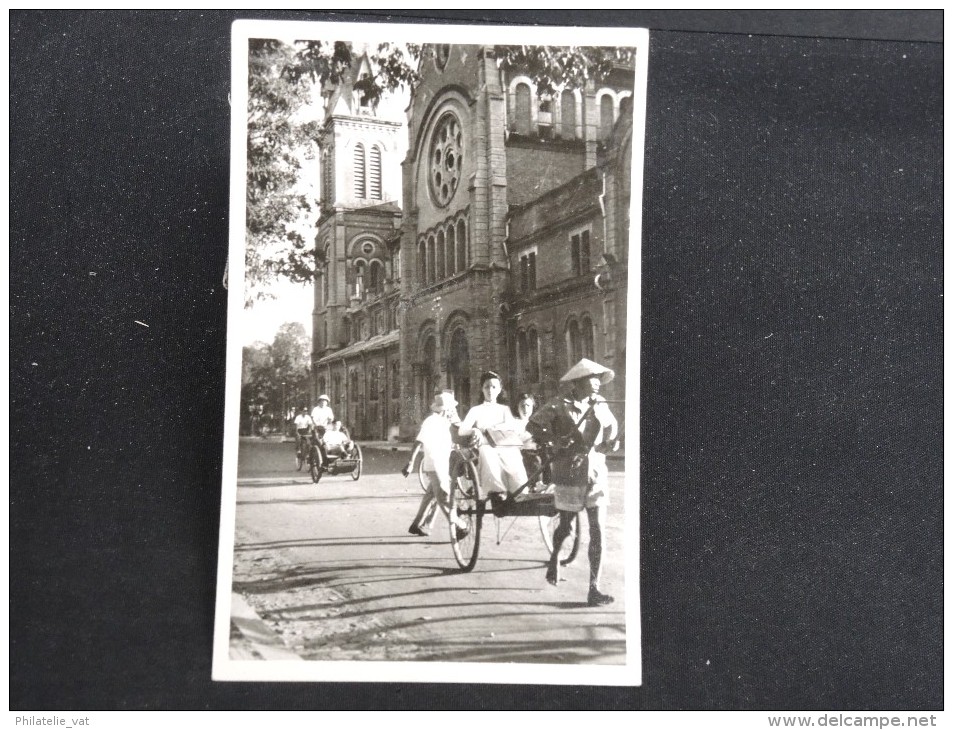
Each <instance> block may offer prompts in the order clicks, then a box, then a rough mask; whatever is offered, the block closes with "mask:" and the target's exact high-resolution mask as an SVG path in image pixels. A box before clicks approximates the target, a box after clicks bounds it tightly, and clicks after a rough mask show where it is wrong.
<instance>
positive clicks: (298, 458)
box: [295, 445, 304, 471]
mask: <svg viewBox="0 0 953 730" xmlns="http://www.w3.org/2000/svg"><path fill="white" fill-rule="evenodd" d="M302 448H303V445H302V446H300V447H297V448H296V449H295V471H301V467H303V466H304V453H303V452H302Z"/></svg>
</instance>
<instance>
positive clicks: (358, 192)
mask: <svg viewBox="0 0 953 730" xmlns="http://www.w3.org/2000/svg"><path fill="white" fill-rule="evenodd" d="M354 195H355V196H356V197H358V198H366V197H367V185H366V184H365V177H364V145H362V144H361V143H360V142H358V143H357V144H356V145H354Z"/></svg>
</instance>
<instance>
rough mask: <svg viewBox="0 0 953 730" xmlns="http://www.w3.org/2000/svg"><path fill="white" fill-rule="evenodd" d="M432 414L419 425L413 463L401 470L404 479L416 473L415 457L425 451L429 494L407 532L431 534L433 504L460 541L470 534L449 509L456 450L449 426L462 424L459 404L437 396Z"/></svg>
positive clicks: (450, 396)
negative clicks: (454, 529) (420, 451)
mask: <svg viewBox="0 0 953 730" xmlns="http://www.w3.org/2000/svg"><path fill="white" fill-rule="evenodd" d="M430 410H431V411H433V413H431V414H430V415H429V416H427V417H426V418H425V419H424V421H423V423H421V424H420V431H419V433H418V434H417V442H416V444H415V447H414V451H413V452H412V456H411V460H410V461H408V462H407V465H406V466H405V467H404V468H403V469H402V470H401V473H402V474H403V475H404V476H405V477H406V476H408V475H409V474H410V472H411V471H413V468H414V463H413V462H414V455H416V452H417V448H418V447H419V448H420V449H421V450H422V451H423V459H424V461H423V478H424V482H425V484H426V493H425V494H424V496H423V498H422V499H421V500H420V507H419V509H418V510H417V515H416V516H415V517H414V521H413V522H411V523H410V529H409V530H408V532H409V533H410V534H411V535H418V536H420V537H424V536H426V535H429V534H430V532H429V529H430V526H431V525H432V523H433V519H434V516H435V515H436V510H435V509H433V502H436V503H437V505H438V506H439V507H440V509H441V511H442V512H443V513H444V514H445V515H446V516H447V519H448V520H450V522H451V523H452V524H453V525H454V526H455V528H456V530H457V538H458V539H462V538H463V537H464V536H465V535H466V534H467V532H469V527H468V526H467V524H466V522H464V521H463V520H462V519H460V518H459V517H457V514H456V511H455V510H454V509H452V508H451V506H450V452H451V451H452V449H453V438H452V436H451V433H450V426H451V424H454V423H457V422H458V420H459V419H458V417H457V401H456V399H455V398H454V397H453V393H449V392H443V393H437V395H435V396H434V400H433V403H432V404H431V406H430Z"/></svg>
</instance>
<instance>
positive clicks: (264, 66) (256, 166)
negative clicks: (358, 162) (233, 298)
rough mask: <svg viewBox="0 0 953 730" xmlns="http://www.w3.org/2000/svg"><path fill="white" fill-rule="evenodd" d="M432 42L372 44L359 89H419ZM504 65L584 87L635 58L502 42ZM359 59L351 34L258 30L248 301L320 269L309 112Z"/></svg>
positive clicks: (545, 80) (554, 84) (252, 45)
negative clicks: (309, 174)
mask: <svg viewBox="0 0 953 730" xmlns="http://www.w3.org/2000/svg"><path fill="white" fill-rule="evenodd" d="M434 50H435V49H434V47H433V46H423V47H421V46H415V45H410V44H391V43H384V44H380V45H378V46H377V47H376V48H373V49H368V52H367V53H368V59H369V61H370V66H371V68H372V69H373V72H372V74H369V75H366V76H364V77H362V78H360V79H358V80H357V81H356V82H355V84H354V88H355V89H356V90H357V91H359V92H360V93H361V94H363V95H364V96H365V98H367V99H368V100H369V101H370V102H371V103H372V104H374V103H376V102H377V101H378V100H379V99H380V98H381V97H382V96H383V95H384V94H387V93H390V92H394V91H396V90H397V89H399V88H404V87H406V88H413V86H414V85H415V84H416V83H417V81H418V80H419V76H418V74H417V66H418V63H419V60H420V57H421V56H422V55H423V54H424V53H433V52H434ZM494 50H495V52H496V56H497V59H498V63H499V65H500V68H502V69H503V70H506V71H513V70H516V69H519V70H520V71H521V72H523V73H528V74H529V75H530V76H531V77H532V78H533V80H534V82H535V83H536V85H537V90H538V93H540V94H547V93H552V92H553V91H554V90H555V89H558V88H562V87H564V86H569V87H582V86H584V85H585V83H586V82H587V81H589V80H594V81H598V80H599V79H601V78H604V77H605V76H606V75H607V74H608V73H609V71H611V70H612V68H613V67H614V65H615V64H618V63H630V62H631V60H632V53H631V51H629V50H627V49H617V48H597V47H560V46H495V47H494ZM355 60H357V57H356V56H355V55H354V49H353V47H352V46H351V44H349V43H345V42H341V41H337V42H324V41H298V42H295V43H294V44H292V45H289V44H286V43H283V42H281V41H278V40H268V39H265V40H263V39H253V40H251V41H250V42H249V53H248V143H247V145H248V170H247V191H246V204H247V214H246V225H247V241H246V247H245V278H246V285H247V287H248V288H247V289H246V306H248V305H250V304H251V303H252V302H253V300H254V299H255V298H256V296H260V293H261V290H262V287H263V286H264V285H266V284H267V283H269V282H270V281H272V280H274V279H275V278H276V277H285V278H287V279H289V280H291V281H293V282H298V283H309V282H312V281H313V280H314V275H315V264H316V261H315V250H314V243H313V241H311V240H309V237H308V236H306V235H303V234H302V233H301V231H300V230H296V228H295V226H296V224H297V223H300V222H301V220H302V219H305V220H307V221H308V222H310V223H311V224H312V225H313V224H314V223H316V222H317V221H316V218H317V215H318V206H317V205H316V204H317V202H318V201H316V200H312V199H309V198H308V196H307V195H306V194H303V193H302V192H301V191H300V189H299V187H298V183H299V178H300V173H301V170H302V160H303V159H305V158H306V157H307V156H308V155H313V154H314V146H315V140H316V139H317V135H318V131H319V130H318V126H319V120H317V119H302V118H301V116H300V113H301V111H302V110H303V109H304V108H305V107H306V106H307V105H308V104H309V103H311V102H312V101H313V100H314V96H313V95H314V92H315V90H316V89H317V88H318V87H320V86H322V85H325V84H328V83H331V84H333V83H338V82H339V81H340V80H341V79H342V78H343V76H344V74H345V73H346V72H347V71H349V69H350V68H351V64H352V63H353V62H354V61H355Z"/></svg>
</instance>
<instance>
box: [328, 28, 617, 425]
mask: <svg viewBox="0 0 953 730" xmlns="http://www.w3.org/2000/svg"><path fill="white" fill-rule="evenodd" d="M429 50H430V52H429V53H425V54H424V55H423V58H422V60H421V66H420V69H419V73H420V76H421V80H420V82H419V84H418V85H417V86H415V88H414V90H413V93H412V96H411V100H410V105H409V107H408V108H407V111H406V127H405V128H404V129H403V130H401V129H400V127H399V125H394V124H393V123H392V122H388V121H385V120H383V119H380V118H378V117H377V116H376V113H375V110H374V109H371V108H365V107H362V106H361V99H360V98H358V96H357V95H355V94H354V92H353V91H349V90H348V89H349V88H351V87H349V86H348V84H347V83H344V84H342V85H341V87H340V88H337V89H334V90H332V91H331V92H330V93H329V95H328V100H327V103H328V107H327V109H328V111H327V113H326V122H325V126H324V132H323V136H322V139H321V155H322V157H321V159H322V163H323V164H322V169H323V180H324V181H325V182H324V185H323V187H324V190H325V191H326V192H325V194H324V195H323V199H324V201H325V211H326V212H325V214H324V215H323V216H322V220H321V223H320V227H319V233H318V237H317V247H318V248H317V253H318V257H319V261H320V262H321V271H320V272H319V274H318V277H317V281H316V286H315V308H314V353H313V365H314V367H313V373H314V378H315V388H316V390H317V391H319V392H328V394H329V395H330V396H331V399H332V407H334V409H335V412H337V413H339V414H341V415H342V418H343V419H344V420H346V421H347V422H348V423H349V424H350V425H351V427H352V429H353V431H354V434H355V436H357V437H358V438H365V439H378V438H387V437H396V436H398V435H399V436H400V437H402V438H412V437H413V435H414V433H415V429H416V427H417V426H418V424H419V423H420V421H421V420H422V419H423V418H424V417H425V416H426V415H427V408H428V406H429V404H430V402H431V400H432V396H433V393H434V391H436V390H441V389H450V390H453V391H454V393H455V395H456V397H457V400H458V401H459V402H460V411H461V415H463V414H464V413H465V412H466V410H467V409H468V408H469V407H470V406H471V405H473V404H475V403H476V402H478V401H479V399H480V390H479V376H480V373H481V372H483V371H484V370H488V369H490V370H495V371H497V372H499V373H500V374H501V375H502V376H503V379H504V387H505V389H506V390H507V391H508V392H509V393H510V394H511V395H515V394H517V393H520V392H529V393H532V394H534V395H536V396H537V399H542V398H546V397H549V396H551V395H553V394H554V393H555V392H556V390H557V383H558V380H559V378H560V376H561V375H562V374H563V373H564V372H565V371H566V370H567V369H568V368H569V366H570V365H572V364H574V363H575V362H576V361H577V360H578V359H579V358H580V357H590V358H592V359H595V360H598V361H599V362H602V363H603V364H605V365H608V366H609V367H612V368H613V369H615V370H616V372H617V380H616V381H615V382H614V383H612V384H611V385H610V386H609V388H607V392H606V396H607V397H609V398H610V399H613V400H617V401H623V400H624V398H625V382H624V370H625V348H626V340H625V326H626V320H625V311H626V289H627V287H626V276H627V260H628V214H629V208H628V206H629V177H630V175H629V173H630V164H631V129H632V124H631V93H632V92H631V89H632V85H633V72H632V68H631V67H629V68H618V69H615V70H614V71H613V72H612V74H611V75H610V76H609V78H608V79H607V80H605V81H603V82H602V83H601V84H600V85H599V86H598V87H597V86H595V85H593V84H589V85H588V86H587V88H585V89H582V90H566V91H564V92H562V93H556V94H553V95H551V96H549V95H542V96H541V95H539V94H537V89H536V88H535V85H534V83H533V81H532V79H531V78H529V77H527V76H523V75H520V74H509V75H507V74H505V73H503V72H502V71H501V70H500V68H499V65H498V63H497V58H496V56H495V53H494V49H493V47H492V46H476V45H473V46H467V45H452V46H451V45H441V46H435V47H432V48H430V49H429ZM357 73H359V71H358V72H357ZM354 78H357V76H355V77H354ZM398 133H400V134H406V135H407V153H406V157H405V159H403V160H402V164H401V165H400V166H399V167H398V166H397V164H396V161H395V160H393V159H392V156H393V150H394V149H395V147H396V144H395V142H394V139H395V137H396V135H397V134H398ZM375 160H376V162H375ZM389 165H393V166H394V167H393V168H392V169H394V170H397V169H400V170H401V171H402V175H401V183H402V186H403V188H402V196H401V199H402V212H401V208H398V206H397V205H396V203H395V199H396V196H393V189H392V188H390V187H389V183H390V181H391V179H390V178H389V177H388V175H387V170H388V169H390V168H389ZM620 410H621V403H620Z"/></svg>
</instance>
